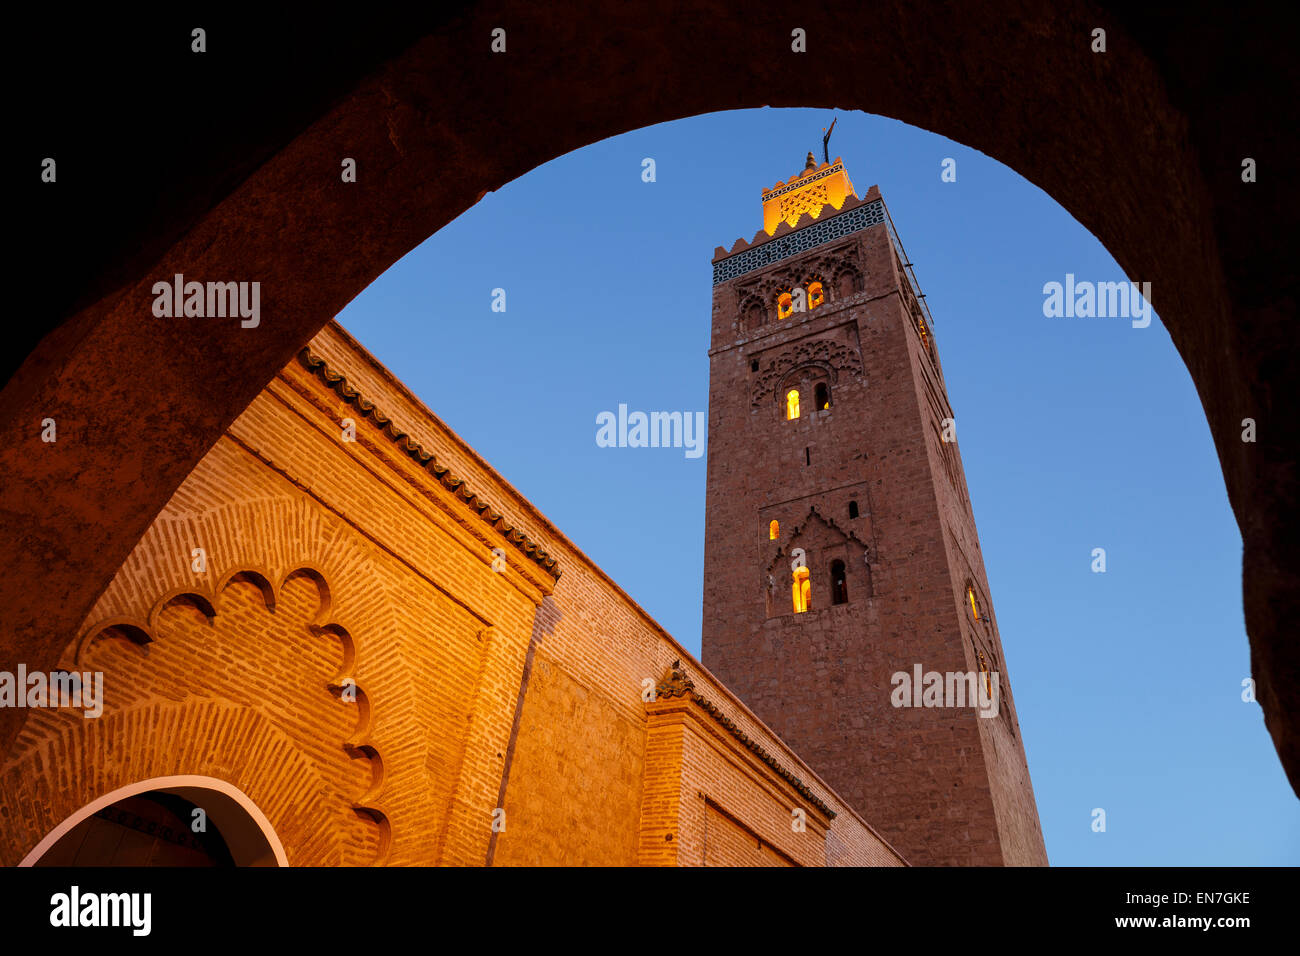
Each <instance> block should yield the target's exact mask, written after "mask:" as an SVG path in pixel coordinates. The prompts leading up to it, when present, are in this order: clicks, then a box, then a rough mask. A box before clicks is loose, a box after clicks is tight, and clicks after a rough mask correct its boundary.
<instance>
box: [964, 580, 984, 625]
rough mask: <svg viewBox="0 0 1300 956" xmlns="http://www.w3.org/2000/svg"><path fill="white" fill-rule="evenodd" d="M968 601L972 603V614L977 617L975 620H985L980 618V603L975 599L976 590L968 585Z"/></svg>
mask: <svg viewBox="0 0 1300 956" xmlns="http://www.w3.org/2000/svg"><path fill="white" fill-rule="evenodd" d="M966 600H967V601H969V602H970V612H971V613H972V614H974V615H975V620H977V621H979V620H983V619H982V618H981V617H980V602H979V601H978V600H977V599H976V597H975V588H973V587H971V586H970V585H969V584H968V585H966Z"/></svg>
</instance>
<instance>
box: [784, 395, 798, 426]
mask: <svg viewBox="0 0 1300 956" xmlns="http://www.w3.org/2000/svg"><path fill="white" fill-rule="evenodd" d="M798 417H799V389H797V388H792V389H790V391H788V392H786V393H785V419H786V421H793V420H794V419H796V418H798Z"/></svg>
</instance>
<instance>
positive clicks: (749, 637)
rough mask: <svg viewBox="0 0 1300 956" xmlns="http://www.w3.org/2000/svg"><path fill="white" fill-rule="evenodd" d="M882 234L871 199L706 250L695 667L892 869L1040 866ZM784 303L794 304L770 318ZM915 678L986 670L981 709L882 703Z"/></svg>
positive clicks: (983, 610) (1002, 674) (1021, 764)
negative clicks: (860, 827) (817, 783)
mask: <svg viewBox="0 0 1300 956" xmlns="http://www.w3.org/2000/svg"><path fill="white" fill-rule="evenodd" d="M837 163H838V161H837ZM835 168H836V167H835V166H832V167H831V168H830V170H827V167H826V164H823V165H822V166H821V167H817V168H816V169H814V168H813V167H812V166H811V164H810V167H809V170H808V171H806V172H805V174H804V175H815V174H816V173H817V171H818V170H823V171H825V172H824V173H823V175H825V174H826V172H831V173H833V172H834V171H835ZM792 182H793V181H792ZM778 185H779V184H778ZM786 189H787V190H788V187H787V188H786ZM784 191H786V190H783V192H784ZM891 228H892V227H891V224H890V223H889V221H888V213H887V212H886V211H885V209H884V205H883V202H882V201H881V199H880V194H879V191H878V190H877V189H876V187H874V186H873V187H872V188H871V189H870V190H869V191H868V192H867V194H866V196H865V197H864V198H863V199H861V200H858V199H857V198H856V197H850V198H848V199H847V200H846V201H845V202H844V203H843V205H842V207H841V208H840V209H838V210H835V209H833V208H831V207H830V206H825V207H824V208H823V209H822V211H821V215H820V216H819V217H818V218H817V219H816V220H815V221H814V220H813V219H812V218H810V217H809V216H808V215H807V214H805V215H804V216H803V217H802V218H800V219H798V221H797V223H796V224H795V225H794V226H793V227H791V225H789V224H788V223H782V225H780V226H779V227H778V228H777V229H776V230H775V232H774V234H773V235H772V236H770V237H769V236H768V235H766V234H764V233H762V232H760V233H759V235H758V236H756V237H755V240H754V242H753V243H745V242H744V241H740V242H737V243H736V245H735V246H733V247H732V249H731V251H729V252H728V251H726V250H723V249H721V248H719V250H718V254H717V255H716V256H715V258H714V264H715V285H714V294H713V335H712V344H711V348H710V352H709V355H710V393H709V445H708V505H707V515H708V523H707V530H706V545H705V585H704V632H703V655H702V656H703V658H704V661H705V663H706V664H707V665H708V667H709V668H710V669H711V670H712V671H713V672H714V673H715V674H717V675H718V677H719V678H720V679H721V680H722V681H724V682H725V683H726V684H727V686H728V687H729V688H731V690H732V691H734V692H735V693H736V694H737V695H738V696H739V697H740V698H741V699H742V700H744V701H745V702H746V703H747V704H748V705H749V706H750V707H751V708H753V710H754V712H755V713H757V714H758V715H759V716H760V717H761V718H762V719H763V720H764V721H765V722H767V724H768V725H769V726H771V727H772V728H773V729H774V730H775V731H776V732H777V733H778V734H779V735H780V736H781V737H782V739H784V740H785V741H787V742H788V743H789V744H790V745H791V746H792V747H794V748H795V750H797V751H798V752H799V753H800V755H801V756H802V757H803V758H804V759H805V760H807V761H808V763H809V764H810V765H811V766H812V767H814V768H815V769H816V770H817V771H818V773H820V774H821V775H823V776H824V777H825V778H826V779H827V780H828V782H830V783H831V785H832V786H834V787H835V788H836V790H837V791H838V792H839V793H840V794H841V795H842V796H843V797H844V798H845V799H846V800H847V801H848V802H849V803H850V804H851V805H852V806H853V807H854V808H855V809H857V810H858V811H859V812H861V813H862V814H864V815H865V816H866V817H867V818H868V819H870V820H872V822H873V823H874V824H875V825H876V826H878V827H879V828H880V830H881V832H882V833H883V834H884V835H885V837H886V838H887V839H889V840H890V841H891V842H892V843H893V844H894V845H895V846H897V847H898V848H899V849H900V851H901V852H902V853H903V854H904V856H905V857H906V858H907V859H908V860H909V861H910V862H912V863H919V864H1045V863H1046V862H1047V859H1046V852H1045V849H1044V845H1043V839H1042V833H1041V829H1040V826H1039V821H1038V813H1037V808H1036V805H1035V802H1034V796H1033V789H1032V786H1031V784H1030V780H1029V772H1028V767H1027V764H1026V761H1025V754H1024V748H1023V746H1022V744H1021V738H1020V730H1019V726H1018V724H1017V720H1016V713H1015V705H1014V701H1013V700H1012V696H1011V689H1010V682H1009V679H1008V675H1007V666H1006V663H1005V660H1004V657H1003V652H1002V645H1001V641H1000V640H999V636H998V630H997V618H996V615H995V614H994V611H993V605H992V601H991V598H990V596H989V588H988V583H987V580H986V578H985V572H984V564H983V559H982V557H981V553H980V546H979V539H978V536H977V534H976V530H975V521H974V517H973V514H972V511H971V506H970V501H969V498H968V494H967V489H966V486H965V481H964V479H963V472H962V465H961V457H960V454H959V451H958V446H957V444H956V443H955V442H945V441H944V440H943V437H944V428H945V419H952V418H953V412H952V410H951V408H950V407H949V404H948V399H947V393H946V389H945V387H944V381H943V370H942V367H941V366H940V364H939V360H938V354H937V352H936V351H935V350H934V347H933V332H932V330H931V329H930V328H929V320H928V312H927V310H925V309H924V308H923V306H922V305H921V303H920V301H919V300H918V299H917V298H916V295H915V292H914V290H913V288H912V281H911V280H910V279H909V278H908V276H907V275H906V271H905V268H904V262H903V261H902V260H900V258H899V252H900V251H901V247H900V248H896V246H895V243H894V241H893V240H892V239H891ZM814 283H820V287H817V286H814ZM792 292H793V293H794V295H795V296H796V297H798V296H802V297H804V299H805V300H806V302H807V304H808V305H809V306H811V307H809V308H807V309H806V310H805V311H794V312H792V313H791V314H789V315H788V316H785V317H778V316H779V311H785V309H783V308H782V304H783V303H789V301H790V300H789V299H783V298H782V297H783V295H789V294H790V293H792ZM819 297H820V298H821V299H822V301H820V302H818V298H819ZM786 307H787V308H788V305H787V306H786ZM791 390H797V391H798V393H799V406H800V407H799V414H798V416H797V417H793V418H792V417H790V413H789V409H788V407H787V406H788V399H787V396H788V393H789V392H790V391H791ZM823 404H825V405H827V407H825V408H822V407H820V406H821V405H823ZM773 522H776V523H777V524H776V526H773ZM774 530H775V533H776V536H775V537H773V536H772V534H773V531H774ZM796 549H802V552H803V555H804V557H803V562H804V563H805V564H806V566H807V569H808V580H809V582H810V590H811V609H810V610H808V611H806V612H800V613H796V612H795V607H794V602H795V598H794V595H793V593H792V592H793V589H794V588H795V587H796V583H795V581H794V574H795V572H794V571H793V570H792V569H793V567H794V565H796V564H798V563H799V556H798V554H797V552H796ZM837 562H842V565H841V564H839V563H837ZM841 567H842V569H843V570H842V571H841ZM968 587H969V588H971V589H973V592H974V595H975V600H976V602H977V603H976V607H977V608H978V613H979V619H978V620H977V619H976V617H975V614H976V612H975V611H974V610H973V609H972V608H971V607H970V606H969V597H968V594H967V588H968ZM837 592H839V593H838V594H837ZM836 597H840V598H843V599H844V600H843V603H834V601H835V598H836ZM916 665H920V667H921V668H922V670H923V671H927V672H928V671H937V672H940V673H946V672H974V673H978V674H979V675H980V678H981V679H982V678H983V674H984V672H985V671H987V672H988V673H989V678H988V680H989V682H990V683H989V686H990V687H991V682H992V680H993V674H994V673H996V674H997V675H998V676H999V681H1000V683H999V688H1000V694H999V696H1000V701H999V704H1000V706H999V712H998V714H997V715H996V716H994V717H991V718H984V717H980V716H979V715H978V713H977V711H976V710H975V709H973V708H970V707H966V708H957V707H895V706H893V703H892V702H891V693H892V692H893V690H894V684H893V683H892V675H894V674H896V673H898V672H905V673H907V674H908V675H911V674H913V673H914V667H915V666H916Z"/></svg>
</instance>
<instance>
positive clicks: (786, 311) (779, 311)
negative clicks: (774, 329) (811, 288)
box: [776, 292, 794, 319]
mask: <svg viewBox="0 0 1300 956" xmlns="http://www.w3.org/2000/svg"><path fill="white" fill-rule="evenodd" d="M793 312H794V297H793V296H792V295H790V293H789V292H782V293H781V295H780V296H779V297H778V298H777V300H776V317H777V318H778V319H788V318H789V317H790V316H791V314H793Z"/></svg>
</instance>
